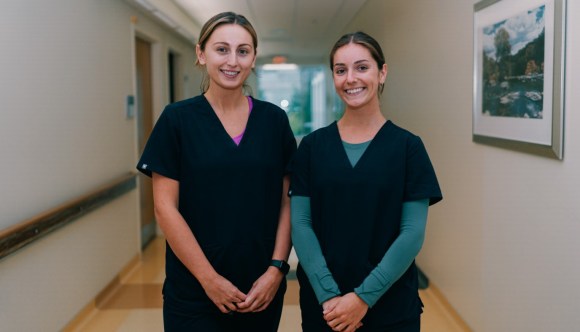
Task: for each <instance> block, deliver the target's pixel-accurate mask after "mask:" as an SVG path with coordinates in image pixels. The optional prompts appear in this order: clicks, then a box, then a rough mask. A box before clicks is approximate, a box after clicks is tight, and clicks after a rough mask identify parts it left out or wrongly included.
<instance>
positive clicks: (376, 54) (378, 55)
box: [330, 31, 385, 95]
mask: <svg viewBox="0 0 580 332" xmlns="http://www.w3.org/2000/svg"><path fill="white" fill-rule="evenodd" d="M348 44H357V45H360V46H362V47H364V48H366V49H367V50H369V52H370V53H371V56H372V57H373V59H374V60H375V62H376V63H377V66H378V68H379V70H381V68H383V65H384V64H385V55H384V54H383V50H382V49H381V45H379V43H378V42H377V41H376V40H375V39H374V38H373V37H371V36H369V35H367V34H366V33H364V32H362V31H357V32H352V33H347V34H345V35H343V36H342V37H340V38H339V39H338V41H337V42H336V43H334V46H333V47H332V50H331V51H330V70H333V69H334V68H333V67H334V55H335V54H336V51H338V49H339V48H341V47H343V46H345V45H348ZM384 88H385V85H384V84H383V83H381V84H380V85H379V95H380V94H381V93H383V90H384Z"/></svg>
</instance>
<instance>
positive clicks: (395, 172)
mask: <svg viewBox="0 0 580 332" xmlns="http://www.w3.org/2000/svg"><path fill="white" fill-rule="evenodd" d="M290 193H291V195H296V196H306V197H310V206H311V215H312V227H313V229H314V232H315V234H316V236H317V238H318V241H319V242H320V247H321V249H322V253H323V255H324V257H325V259H326V262H327V265H328V268H329V270H330V272H331V273H332V276H333V277H334V279H335V281H336V282H337V284H338V286H339V289H340V291H341V292H342V293H343V294H346V293H349V292H352V291H353V290H354V288H356V287H358V286H360V284H361V283H362V282H363V280H364V279H365V278H366V277H367V276H368V275H369V274H370V272H371V271H372V270H373V269H374V267H375V266H376V265H377V264H378V263H379V262H380V260H381V259H382V258H383V256H384V255H385V253H386V251H387V249H388V248H389V247H390V246H391V244H392V243H393V242H394V240H395V239H396V237H397V236H398V234H399V229H400V220H401V210H402V204H403V202H406V201H414V200H419V199H429V201H430V204H435V203H437V202H438V201H440V200H441V199H442V195H441V190H440V188H439V184H438V182H437V178H436V175H435V171H434V169H433V166H432V164H431V161H430V159H429V156H428V154H427V151H426V150H425V147H424V145H423V143H422V141H421V139H420V138H419V137H418V136H415V135H413V134H412V133H410V132H409V131H407V130H404V129H402V128H400V127H398V126H396V125H395V124H393V123H392V122H391V121H387V122H386V123H385V124H384V125H383V127H382V128H381V129H380V130H379V132H378V133H377V134H376V136H375V137H374V138H373V140H372V141H371V143H370V144H369V146H368V147H367V149H366V151H365V152H364V154H363V155H362V156H361V158H360V159H359V161H358V162H357V163H356V164H355V166H354V167H353V166H352V165H351V163H350V161H349V159H348V157H347V154H346V151H345V150H344V147H343V144H342V141H341V138H340V134H339V131H338V126H337V124H336V122H334V123H332V124H330V125H329V126H328V127H325V128H322V129H319V130H317V131H315V132H313V133H312V134H310V135H308V136H306V137H305V138H304V139H303V140H302V142H301V143H300V147H299V148H298V152H297V153H296V155H295V159H294V161H293V163H292V182H291V186H290ZM297 274H298V278H299V280H300V281H301V287H303V286H306V287H305V289H303V290H302V292H301V296H302V297H303V299H301V303H308V302H311V303H310V305H307V306H306V307H307V308H306V310H308V308H312V310H319V309H318V303H317V299H316V296H315V295H314V291H313V290H312V289H311V287H308V286H309V283H308V279H307V277H306V275H305V273H304V271H302V270H301V267H299V270H298V273H297ZM421 307H422V304H421V301H420V299H419V297H418V281H417V269H416V266H415V264H414V263H413V264H412V265H411V267H409V269H408V270H407V271H406V272H405V273H404V274H403V276H402V277H401V278H400V279H399V280H398V281H397V282H396V283H395V284H393V286H392V287H391V288H390V289H389V290H388V291H387V292H386V293H385V294H384V295H383V296H382V297H381V299H380V300H379V301H378V302H377V303H376V304H375V306H373V308H372V309H370V310H369V312H368V313H367V315H366V317H365V320H363V323H364V324H365V326H367V327H371V326H372V327H373V328H379V327H387V326H389V325H391V324H393V323H395V322H399V321H401V320H405V319H413V318H416V317H417V316H418V315H419V314H420V313H421V311H422V310H421ZM303 310H304V308H303Z"/></svg>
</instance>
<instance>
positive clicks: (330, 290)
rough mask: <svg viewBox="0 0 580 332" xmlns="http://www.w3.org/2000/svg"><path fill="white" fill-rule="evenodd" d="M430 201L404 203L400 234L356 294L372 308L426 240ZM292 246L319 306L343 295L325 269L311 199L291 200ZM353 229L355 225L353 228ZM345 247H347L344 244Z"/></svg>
mask: <svg viewBox="0 0 580 332" xmlns="http://www.w3.org/2000/svg"><path fill="white" fill-rule="evenodd" d="M428 208H429V200H428V199H422V200H417V201H411V202H404V203H403V209H402V215H401V226H400V228H401V229H400V233H399V235H398V236H397V238H396V239H395V241H394V242H393V244H392V245H391V246H390V247H389V249H388V250H387V252H386V253H385V255H384V256H383V258H382V259H381V261H380V262H379V263H378V265H377V266H376V267H375V268H374V269H373V270H372V271H371V273H370V274H369V275H368V276H367V277H366V278H365V280H364V281H363V282H362V284H361V285H360V286H359V287H357V288H355V289H354V292H355V293H356V294H357V295H358V296H359V297H360V298H361V299H362V300H363V301H364V302H365V303H366V304H367V305H368V306H369V307H372V306H374V304H375V303H376V302H377V301H378V300H379V299H380V297H381V296H382V295H383V294H384V293H385V292H386V291H387V290H388V289H389V288H390V287H391V286H392V285H393V283H395V282H396V281H397V280H398V279H399V278H400V277H401V276H402V275H403V273H405V271H406V270H407V269H408V268H409V266H410V265H411V263H412V262H413V260H414V259H415V257H416V256H417V254H418V253H419V251H420V250H421V247H422V246H423V241H424V239H425V228H426V224H427V211H428ZM291 223H292V242H293V243H294V248H295V250H296V254H297V256H298V260H299V262H300V265H301V266H302V268H303V269H304V271H305V273H306V275H307V276H308V280H309V281H310V284H311V285H312V288H313V289H314V293H315V294H316V298H317V299H318V302H319V303H320V304H322V303H324V302H326V301H327V300H329V299H331V298H333V297H335V296H339V295H340V294H341V291H340V289H339V287H338V284H337V283H336V281H335V280H334V278H333V277H332V273H331V271H330V270H329V269H328V266H327V265H326V260H325V258H324V256H323V254H322V249H321V248H320V243H319V242H318V238H317V237H316V234H315V233H314V230H313V228H312V217H311V212H310V198H309V197H305V196H292V197H291ZM353 227H356V225H354V224H353ZM345 245H346V244H345Z"/></svg>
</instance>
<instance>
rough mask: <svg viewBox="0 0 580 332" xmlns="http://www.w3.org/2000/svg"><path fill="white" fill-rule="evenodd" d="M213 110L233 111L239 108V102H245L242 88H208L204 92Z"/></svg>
mask: <svg viewBox="0 0 580 332" xmlns="http://www.w3.org/2000/svg"><path fill="white" fill-rule="evenodd" d="M204 96H205V98H206V99H207V100H208V101H209V103H210V104H211V106H212V107H213V108H214V110H219V111H221V112H224V113H225V112H229V111H235V110H237V109H239V107H240V104H241V103H246V96H245V95H244V93H243V91H242V89H236V90H226V89H218V88H213V89H212V88H211V87H210V88H209V89H207V91H206V92H205V94H204Z"/></svg>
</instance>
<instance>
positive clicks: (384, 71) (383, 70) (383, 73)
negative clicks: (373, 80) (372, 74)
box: [379, 63, 388, 83]
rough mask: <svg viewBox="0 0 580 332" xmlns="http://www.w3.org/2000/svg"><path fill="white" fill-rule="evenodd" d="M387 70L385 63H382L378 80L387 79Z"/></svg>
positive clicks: (382, 81) (383, 80)
mask: <svg viewBox="0 0 580 332" xmlns="http://www.w3.org/2000/svg"><path fill="white" fill-rule="evenodd" d="M387 72H388V67H387V64H386V63H385V64H384V65H383V68H381V70H380V71H379V82H381V83H385V81H386V80H387Z"/></svg>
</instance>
